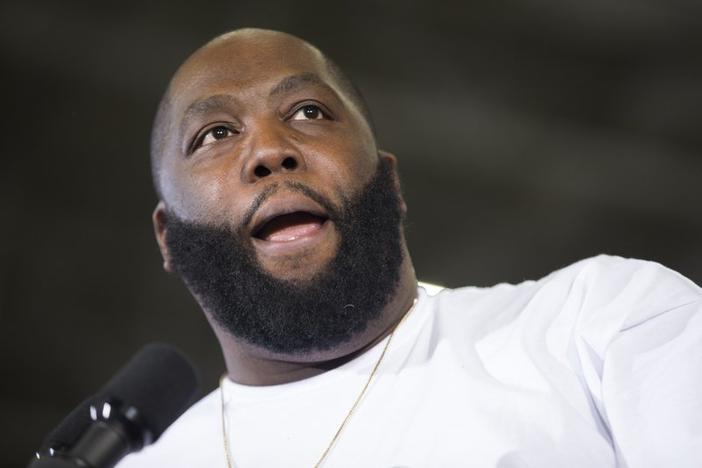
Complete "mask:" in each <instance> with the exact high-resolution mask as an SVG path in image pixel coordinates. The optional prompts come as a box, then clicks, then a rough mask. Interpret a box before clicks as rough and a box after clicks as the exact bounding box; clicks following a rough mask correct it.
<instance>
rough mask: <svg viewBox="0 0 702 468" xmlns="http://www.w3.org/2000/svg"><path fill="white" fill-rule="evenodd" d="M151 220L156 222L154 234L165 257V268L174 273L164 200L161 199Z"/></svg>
mask: <svg viewBox="0 0 702 468" xmlns="http://www.w3.org/2000/svg"><path fill="white" fill-rule="evenodd" d="M151 220H152V222H153V224H154V235H155V236H156V242H157V243H158V248H159V250H160V251H161V257H163V269H164V270H166V271H167V272H169V273H172V272H173V270H172V269H171V257H170V254H169V252H168V246H167V245H166V235H167V234H168V230H167V229H166V204H165V203H163V201H162V200H161V201H159V202H158V204H157V205H156V208H154V212H153V214H152V215H151Z"/></svg>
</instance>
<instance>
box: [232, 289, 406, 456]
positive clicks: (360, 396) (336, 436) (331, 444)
mask: <svg viewBox="0 0 702 468" xmlns="http://www.w3.org/2000/svg"><path fill="white" fill-rule="evenodd" d="M416 304H417V298H415V299H414V302H413V303H412V307H410V308H409V309H408V310H407V312H405V315H403V316H402V319H400V321H399V322H398V323H397V325H395V326H394V327H393V329H392V331H391V332H390V334H389V335H388V340H387V341H386V342H385V346H384V347H383V351H382V352H381V353H380V357H379V358H378V360H377V361H376V363H375V366H373V370H372V371H371V373H370V375H369V376H368V380H366V383H365V385H364V386H363V388H362V389H361V393H359V394H358V396H357V397H356V401H354V402H353V405H352V406H351V409H350V410H349V411H348V413H346V417H345V418H344V420H343V421H342V422H341V425H340V426H339V429H337V430H336V433H335V434H334V437H332V440H331V442H329V444H328V445H327V448H326V449H325V450H324V452H323V453H322V456H321V457H319V460H317V463H315V464H314V468H319V467H320V466H322V463H324V461H325V459H326V458H327V456H328V455H329V452H330V451H331V449H332V447H334V444H335V443H336V441H337V439H339V436H340V435H341V431H342V430H343V429H344V427H345V426H346V423H348V422H349V420H350V419H351V416H352V415H353V414H354V412H355V411H356V408H358V406H359V405H360V403H361V400H362V399H363V396H364V395H365V394H366V391H367V390H368V387H369V386H370V383H371V381H372V380H373V377H375V374H376V372H377V371H378V368H379V367H380V363H381V362H383V358H384V357H385V353H386V352H387V350H388V348H389V347H390V342H391V341H392V337H393V336H394V335H395V331H396V330H397V329H398V328H399V326H400V325H401V324H402V322H404V321H405V319H406V318H407V316H408V315H409V313H410V312H411V311H412V309H414V306H415V305H416ZM226 378H227V374H226V373H225V374H223V375H222V377H220V379H219V393H220V401H221V404H222V411H221V413H222V438H223V440H224V455H225V457H226V459H227V467H228V468H235V466H236V465H235V463H234V461H233V460H232V457H231V454H230V449H229V438H228V437H227V423H226V416H225V409H224V385H223V384H224V379H226Z"/></svg>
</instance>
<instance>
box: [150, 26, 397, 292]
mask: <svg viewBox="0 0 702 468" xmlns="http://www.w3.org/2000/svg"><path fill="white" fill-rule="evenodd" d="M170 98H171V105H170V110H169V114H168V116H169V118H168V124H167V126H166V134H165V135H166V138H165V139H164V146H163V152H162V160H161V171H160V174H159V176H160V185H161V188H162V195H163V200H164V201H163V202H162V203H161V204H160V205H159V207H158V208H157V210H156V212H155V223H156V229H157V236H158V237H159V242H160V244H161V247H162V251H163V253H164V257H165V259H166V265H167V267H168V248H167V245H166V242H165V240H164V238H165V236H166V235H167V233H166V227H165V223H164V222H163V220H164V213H165V212H166V210H168V211H170V212H172V213H173V214H174V215H175V216H177V217H178V218H180V219H181V220H185V221H187V222H192V223H197V224H201V225H210V226H227V227H229V228H230V229H231V230H232V231H235V232H237V233H238V235H239V238H240V239H241V240H242V241H243V242H244V243H245V244H248V246H247V247H248V248H249V249H250V251H251V252H253V253H254V256H255V257H256V258H255V260H256V261H257V262H258V263H259V264H260V265H261V266H262V268H263V269H264V270H265V271H266V272H267V273H269V274H271V275H272V276H273V277H275V278H278V279H283V280H295V281H299V280H301V279H302V280H304V279H305V278H312V277H313V276H314V275H315V274H316V273H318V272H320V271H322V270H323V269H324V268H325V267H326V266H327V265H328V264H329V262H330V261H331V259H332V258H334V256H335V254H336V252H337V250H338V248H339V244H340V234H339V229H338V227H337V226H335V225H334V224H335V221H334V219H333V217H332V216H331V213H329V212H328V209H327V208H325V204H324V203H322V202H321V201H322V200H326V201H328V202H329V203H328V204H329V205H332V206H342V205H343V203H344V200H349V199H352V198H354V197H355V196H356V194H358V193H360V192H361V190H362V188H363V187H365V186H366V185H367V184H368V182H369V181H370V180H371V178H372V176H373V175H374V174H375V173H376V170H377V167H378V161H379V159H378V151H377V148H376V146H375V142H374V138H373V135H372V132H371V130H370V128H369V126H368V124H367V122H366V121H365V119H364V118H363V116H362V115H361V113H360V111H359V109H358V108H357V107H356V106H355V105H354V104H353V102H352V101H351V100H350V99H349V98H348V97H347V96H345V95H344V93H343V92H342V91H341V87H340V86H339V84H338V83H337V82H336V80H335V78H334V77H333V76H332V75H331V73H330V71H329V70H328V67H327V65H326V63H325V61H324V58H323V57H322V55H321V54H320V53H319V52H318V51H317V50H316V49H313V48H312V47H311V46H309V45H307V44H305V43H303V42H301V41H299V40H298V39H295V38H293V37H291V36H287V35H281V34H269V35H266V34H263V35H262V34H257V35H251V36H247V35H246V34H240V35H239V36H237V37H230V38H227V37H225V38H224V39H220V40H218V41H217V42H214V43H211V44H209V45H208V46H205V47H204V48H203V49H201V50H200V51H198V52H197V53H196V54H195V55H193V56H192V57H191V58H190V59H189V60H188V61H187V62H186V63H185V64H184V65H183V66H182V67H181V69H180V70H179V71H178V73H177V74H176V76H175V78H174V80H173V81H172V84H171V87H170ZM381 157H383V158H385V159H387V161H388V163H389V164H390V166H391V167H392V172H393V177H396V175H395V173H394V158H392V156H390V155H381ZM395 180H396V179H395ZM295 187H307V188H309V189H311V190H312V191H314V193H316V194H318V197H317V199H315V198H313V197H310V196H308V194H305V192H304V191H301V190H296V189H295Z"/></svg>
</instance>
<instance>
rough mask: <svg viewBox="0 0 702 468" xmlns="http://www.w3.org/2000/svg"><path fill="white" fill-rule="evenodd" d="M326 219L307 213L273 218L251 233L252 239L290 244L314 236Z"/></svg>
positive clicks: (295, 212)
mask: <svg viewBox="0 0 702 468" xmlns="http://www.w3.org/2000/svg"><path fill="white" fill-rule="evenodd" d="M327 220H328V218H326V217H325V216H323V215H321V214H314V213H310V212H307V211H294V212H292V213H286V214H281V215H278V216H273V217H272V218H270V219H267V220H265V221H264V222H262V223H261V224H260V226H259V227H256V228H255V229H254V231H253V237H255V238H257V239H261V240H264V241H267V242H291V241H294V240H297V239H300V238H302V237H308V236H312V235H314V234H316V233H317V232H319V231H320V230H321V229H322V226H323V225H324V223H326V222H327Z"/></svg>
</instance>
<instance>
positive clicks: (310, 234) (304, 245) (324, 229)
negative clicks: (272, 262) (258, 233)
mask: <svg viewBox="0 0 702 468" xmlns="http://www.w3.org/2000/svg"><path fill="white" fill-rule="evenodd" d="M331 228H332V227H331V221H329V220H326V221H324V222H323V223H322V224H320V225H319V226H318V227H317V228H316V229H310V230H308V231H307V232H305V233H304V234H302V235H299V236H297V237H295V238H294V239H286V240H280V241H271V240H263V239H258V238H253V244H254V246H255V247H256V248H257V249H258V250H261V251H262V252H264V253H265V254H267V255H271V256H282V255H292V254H295V253H299V252H300V251H301V250H304V249H309V248H311V247H314V246H316V244H318V243H320V242H321V241H322V240H324V239H325V237H326V236H327V235H328V234H329V231H330V230H331Z"/></svg>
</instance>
